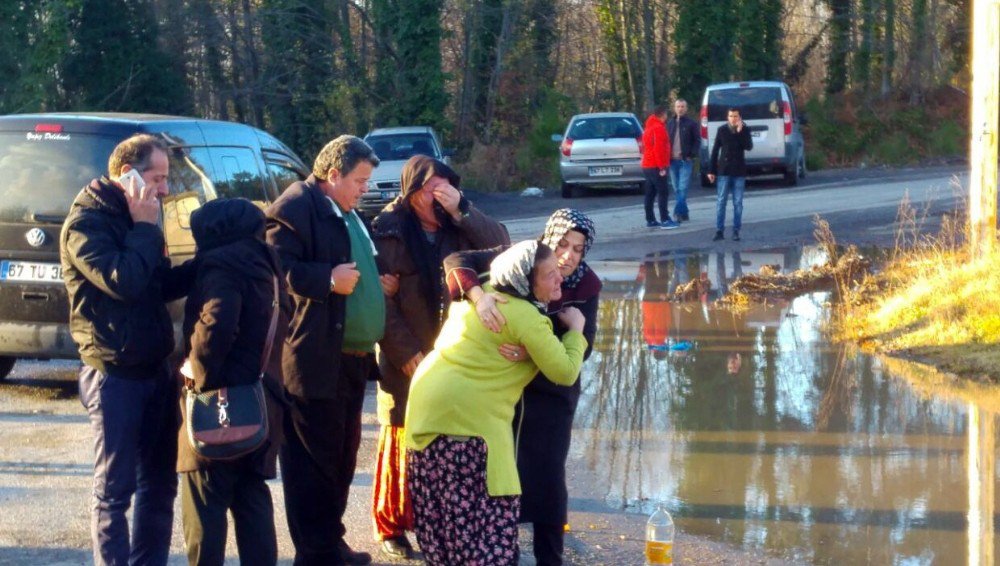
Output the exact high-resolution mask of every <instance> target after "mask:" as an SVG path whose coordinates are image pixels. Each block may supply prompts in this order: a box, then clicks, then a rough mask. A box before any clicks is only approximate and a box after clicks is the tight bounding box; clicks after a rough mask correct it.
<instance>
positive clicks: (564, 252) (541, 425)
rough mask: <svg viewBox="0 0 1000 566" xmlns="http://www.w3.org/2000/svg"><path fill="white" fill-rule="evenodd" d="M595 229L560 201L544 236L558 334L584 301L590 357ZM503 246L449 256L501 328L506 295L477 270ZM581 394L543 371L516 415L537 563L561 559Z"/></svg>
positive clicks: (463, 290) (514, 351)
mask: <svg viewBox="0 0 1000 566" xmlns="http://www.w3.org/2000/svg"><path fill="white" fill-rule="evenodd" d="M596 235H597V232H596V230H595V228H594V223H593V222H592V221H591V220H590V218H589V217H587V215H586V214H584V213H582V212H580V211H578V210H573V209H569V208H561V209H559V210H557V211H555V212H553V213H552V216H550V217H549V220H548V222H547V223H546V224H545V232H544V233H543V234H542V237H541V239H540V240H541V242H542V243H544V244H545V245H547V246H549V247H550V248H552V250H553V251H554V252H555V256H556V258H557V259H558V264H559V270H560V273H561V274H562V276H563V282H562V297H561V298H560V299H558V300H555V301H551V302H550V303H549V304H548V307H547V313H548V315H549V318H550V319H551V320H552V324H553V325H554V327H555V331H556V335H557V336H561V335H562V334H563V333H564V332H566V327H565V325H563V324H562V323H561V322H560V321H559V318H558V316H557V314H558V313H559V312H560V311H562V310H563V309H565V308H566V307H570V306H572V307H576V308H578V309H580V312H582V313H583V316H584V318H586V320H587V323H586V326H585V327H584V329H583V335H584V337H585V338H586V339H587V350H586V352H585V354H584V359H586V358H587V357H590V352H591V350H592V348H593V345H594V336H595V334H596V333H597V307H598V296H599V294H600V292H601V280H600V279H599V278H598V277H597V275H596V274H595V273H594V272H593V270H591V269H590V266H588V265H587V262H586V261H584V258H585V257H586V255H587V252H589V251H590V248H591V246H592V245H593V244H594V238H595V236H596ZM502 249H503V248H496V249H492V250H481V251H475V252H461V253H456V254H452V255H451V256H449V257H448V258H446V259H445V262H444V263H445V271H446V273H447V277H446V280H447V282H448V289H449V292H451V294H452V297H453V298H458V297H460V296H462V295H465V296H466V297H467V298H468V299H469V300H470V301H472V302H473V303H475V304H476V311H477V312H478V314H479V318H480V320H481V321H482V323H483V324H484V325H485V326H486V327H487V328H489V329H490V330H493V331H494V332H499V331H500V330H501V328H502V327H503V325H504V324H505V323H506V321H505V320H504V318H503V315H502V314H501V313H500V312H499V311H498V310H497V309H496V308H495V302H496V301H497V300H502V299H501V298H499V296H498V295H495V294H490V293H484V292H483V290H482V288H481V287H480V286H479V274H481V273H483V272H485V271H486V270H487V269H489V264H490V261H492V259H493V258H494V257H496V256H497V254H499V253H500V252H501V251H502ZM500 355H502V356H503V357H505V358H506V359H508V360H510V361H519V360H522V361H523V360H525V358H526V357H527V355H528V353H527V351H526V350H524V348H521V347H520V346H517V345H514V344H504V345H502V346H501V347H500ZM579 400H580V380H577V381H576V382H575V383H573V385H570V386H564V385H557V384H555V383H552V382H551V381H549V380H548V379H546V378H545V376H544V375H543V374H541V373H539V374H538V375H537V376H536V377H535V379H534V380H532V382H531V383H530V384H529V385H528V387H527V388H525V390H524V396H523V397H522V399H521V403H520V404H519V405H518V414H517V416H516V417H515V418H514V423H513V424H514V430H515V433H517V434H518V442H517V471H518V475H519V476H520V478H521V487H522V489H523V493H522V495H521V515H520V521H521V522H522V523H532V524H533V527H534V553H535V559H536V563H537V564H538V565H539V566H551V565H558V564H562V563H563V561H562V553H563V539H564V532H565V527H564V525H566V522H567V507H568V499H569V493H568V490H567V488H566V458H567V456H568V455H569V445H570V438H571V435H572V431H573V415H574V413H575V412H576V406H577V403H578V402H579Z"/></svg>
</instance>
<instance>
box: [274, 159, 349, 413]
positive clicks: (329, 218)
mask: <svg viewBox="0 0 1000 566" xmlns="http://www.w3.org/2000/svg"><path fill="white" fill-rule="evenodd" d="M349 214H350V213H349ZM266 238H267V243H269V244H271V245H272V246H274V249H275V250H276V251H277V252H278V256H279V257H280V258H281V266H282V268H283V269H284V270H285V281H286V282H287V283H288V294H289V295H291V297H292V302H293V303H294V310H293V314H292V319H291V322H290V325H289V329H288V338H287V339H286V340H285V347H284V353H283V355H282V358H281V369H282V373H283V374H284V379H285V388H286V389H287V390H288V392H289V393H291V394H292V395H294V396H296V397H302V398H306V399H334V398H335V397H336V395H337V393H338V382H339V378H340V355H341V348H342V347H343V344H344V319H345V314H346V305H347V300H346V298H345V296H344V295H340V294H337V293H331V292H330V272H331V271H332V270H333V268H334V267H336V266H337V265H340V264H342V263H348V262H350V261H352V258H351V240H350V236H349V235H348V233H347V224H346V222H345V221H344V218H343V216H342V215H341V214H338V212H337V211H334V209H333V205H332V204H331V203H330V201H329V199H327V197H326V195H324V194H323V191H322V189H320V187H319V182H318V180H317V179H316V178H315V177H314V176H312V175H310V176H309V178H308V179H306V180H305V181H301V182H298V183H292V184H291V185H290V186H289V187H288V189H286V190H285V192H283V193H282V194H281V196H280V197H278V199H277V200H276V201H274V203H272V204H271V206H269V207H268V209H267V233H266Z"/></svg>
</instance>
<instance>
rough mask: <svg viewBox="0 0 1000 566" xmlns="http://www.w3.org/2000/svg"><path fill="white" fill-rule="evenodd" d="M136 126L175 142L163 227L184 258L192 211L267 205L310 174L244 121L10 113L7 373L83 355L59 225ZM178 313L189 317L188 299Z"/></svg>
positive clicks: (1, 360) (0, 223) (2, 234)
mask: <svg viewBox="0 0 1000 566" xmlns="http://www.w3.org/2000/svg"><path fill="white" fill-rule="evenodd" d="M136 133H150V134H154V135H157V136H160V137H162V138H163V139H164V140H165V141H166V142H167V144H168V145H169V147H170V178H169V185H170V194H169V195H168V196H167V197H165V198H164V199H163V231H164V234H165V236H166V242H167V253H168V254H169V255H170V257H171V259H172V260H173V261H174V262H179V261H183V260H185V259H187V258H189V257H191V255H193V253H194V239H193V238H192V236H191V226H190V223H189V218H190V215H191V212H192V211H193V210H194V209H196V208H198V207H199V206H200V205H201V204H203V203H204V202H206V201H208V200H212V199H215V198H220V197H245V198H247V199H250V200H252V201H254V202H255V203H258V204H259V205H260V206H265V205H266V204H267V203H269V202H271V201H272V200H274V199H275V198H276V197H277V196H278V194H279V193H280V192H281V190H283V189H284V188H285V187H287V186H288V185H289V184H290V183H292V182H293V181H298V180H300V179H303V178H305V176H307V175H308V169H307V168H306V166H305V165H304V164H303V163H302V161H301V160H300V159H299V158H298V156H296V155H295V153H294V152H293V151H292V150H290V149H289V148H288V147H287V146H285V145H284V144H283V143H281V142H280V141H278V140H277V139H275V138H274V137H273V136H271V135H270V134H268V133H266V132H263V131H261V130H258V129H256V128H253V127H250V126H247V125H244V124H235V123H230V122H218V121H213V120H200V119H195V118H184V117H176V116H158V115H147V114H110V113H100V114H98V113H94V114H85V113H80V114H22V115H11V116H0V379H2V378H3V377H6V376H7V375H8V374H9V373H10V371H11V369H12V368H13V366H14V362H15V361H16V359H17V358H42V359H48V358H76V357H77V350H76V345H75V344H74V343H73V340H72V338H70V334H69V328H68V325H67V320H68V316H69V307H68V303H67V299H66V289H65V287H64V285H63V281H62V273H61V268H60V266H59V231H60V229H61V228H62V223H63V220H65V218H66V214H67V212H68V211H69V207H70V204H71V203H72V202H73V198H74V197H75V196H76V194H77V193H78V192H79V191H80V189H81V188H82V187H83V186H84V185H86V184H87V183H88V182H89V181H90V180H91V179H93V178H94V177H98V176H100V175H103V174H106V173H107V163H108V156H109V155H110V154H111V150H112V149H113V148H114V147H115V145H117V144H118V142H120V141H122V140H123V139H125V138H127V137H129V136H131V135H132V134H136ZM178 303H179V302H178ZM171 313H172V314H173V315H175V321H178V322H179V320H180V319H179V317H180V314H181V305H180V304H173V305H171ZM178 343H180V342H179V341H178Z"/></svg>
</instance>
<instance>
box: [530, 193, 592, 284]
mask: <svg viewBox="0 0 1000 566" xmlns="http://www.w3.org/2000/svg"><path fill="white" fill-rule="evenodd" d="M570 230H576V231H577V232H579V233H581V234H583V240H584V241H583V257H587V252H589V251H590V247H591V246H593V245H594V237H595V236H596V235H597V230H596V229H595V228H594V222H593V221H591V220H590V217H588V216H587V215H586V214H584V213H582V212H580V211H579V210H575V209H572V208H560V209H559V210H557V211H555V212H553V213H552V216H550V217H549V221H548V222H546V223H545V233H544V234H542V243H543V244H545V245H546V246H548V247H550V248H552V251H555V250H556V248H557V247H559V240H561V239H563V236H565V235H566V232H569V231H570ZM588 271H590V266H589V265H587V262H585V261H583V258H580V265H578V266H577V267H576V271H574V272H573V273H571V274H570V275H569V276H568V277H566V278H565V279H563V283H562V286H563V287H565V288H567V289H573V288H575V287H576V286H577V284H579V283H580V281H581V280H582V279H583V276H584V275H586V274H587V272H588Z"/></svg>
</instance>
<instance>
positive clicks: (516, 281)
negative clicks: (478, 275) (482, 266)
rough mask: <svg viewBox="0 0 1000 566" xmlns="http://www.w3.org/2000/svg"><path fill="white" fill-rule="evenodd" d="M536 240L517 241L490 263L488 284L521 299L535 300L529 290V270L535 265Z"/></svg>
mask: <svg viewBox="0 0 1000 566" xmlns="http://www.w3.org/2000/svg"><path fill="white" fill-rule="evenodd" d="M537 254H538V240H525V241H523V242H518V243H516V244H514V245H513V246H511V247H510V248H508V249H507V251H505V252H503V253H502V254H500V255H498V256H497V257H495V258H494V259H493V262H492V263H491V264H490V284H491V285H493V287H495V288H496V289H497V290H499V291H503V292H504V293H508V294H511V295H514V296H517V297H520V298H522V299H527V300H529V301H532V302H536V303H537V301H536V300H535V297H534V295H533V294H532V292H531V270H532V268H534V267H535V255H537Z"/></svg>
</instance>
